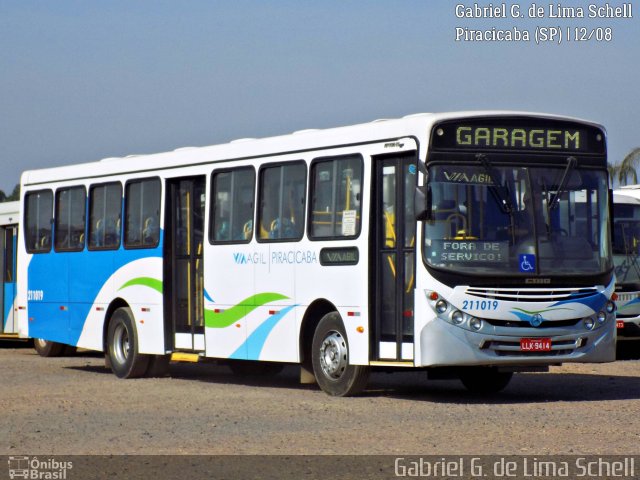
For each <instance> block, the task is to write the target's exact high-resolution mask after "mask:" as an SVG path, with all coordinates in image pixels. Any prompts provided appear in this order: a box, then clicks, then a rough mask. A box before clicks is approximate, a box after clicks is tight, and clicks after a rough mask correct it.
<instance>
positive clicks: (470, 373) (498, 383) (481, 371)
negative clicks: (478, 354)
mask: <svg viewBox="0 0 640 480" xmlns="http://www.w3.org/2000/svg"><path fill="white" fill-rule="evenodd" d="M459 377H460V381H461V382H462V384H463V385H464V386H465V387H466V389H467V390H469V391H470V392H471V393H477V394H489V393H498V392H500V391H502V390H504V389H505V388H506V386H507V385H509V382H510V381H511V377H513V372H500V371H498V370H497V369H495V368H491V367H477V368H468V369H464V370H462V371H461V372H460V374H459Z"/></svg>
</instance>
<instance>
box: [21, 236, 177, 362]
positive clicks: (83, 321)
mask: <svg viewBox="0 0 640 480" xmlns="http://www.w3.org/2000/svg"><path fill="white" fill-rule="evenodd" d="M161 245H162V243H160V246H158V247H157V248H156V249H140V250H124V249H122V248H121V249H120V250H115V251H102V252H97V251H93V252H91V251H88V250H84V251H81V252H67V253H56V252H51V253H44V254H35V255H33V256H32V257H31V261H30V263H29V266H28V269H27V276H28V293H27V298H28V325H29V327H28V328H29V336H31V337H33V338H44V339H45V340H50V341H55V342H60V343H65V344H68V345H73V346H78V347H83V348H89V349H94V350H102V332H103V326H104V321H105V320H106V319H105V312H106V309H107V308H108V306H109V305H110V304H111V302H113V300H114V299H115V298H117V297H120V298H122V299H124V300H125V302H127V303H128V304H129V306H130V307H131V309H132V311H133V313H134V317H135V318H136V327H137V328H138V331H139V332H138V333H139V335H138V337H139V342H140V351H141V353H164V350H165V348H164V326H163V325H162V318H163V317H162V308H163V301H162V256H161V254H162V247H161ZM147 264H151V266H149V265H147ZM114 270H115V273H113V274H112V272H114ZM133 286H138V287H141V289H142V290H143V291H144V292H145V294H140V292H139V289H138V290H135V289H134V290H130V289H128V288H129V287H133ZM149 295H151V297H152V298H149ZM136 307H137V309H136ZM151 307H153V312H154V315H156V316H157V318H155V319H154V321H153V322H149V324H145V323H140V322H139V321H137V320H138V318H137V317H138V315H137V313H140V312H141V308H147V309H150V308H151ZM145 313H148V312H146V311H145ZM157 314H159V315H157ZM147 318H150V317H147ZM142 320H144V319H142Z"/></svg>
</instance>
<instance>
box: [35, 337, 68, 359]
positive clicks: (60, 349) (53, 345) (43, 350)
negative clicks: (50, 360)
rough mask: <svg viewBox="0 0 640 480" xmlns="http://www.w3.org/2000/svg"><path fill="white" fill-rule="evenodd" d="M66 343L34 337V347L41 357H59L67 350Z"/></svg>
mask: <svg viewBox="0 0 640 480" xmlns="http://www.w3.org/2000/svg"><path fill="white" fill-rule="evenodd" d="M65 347H66V345H64V344H63V343H58V342H50V341H49V340H44V339H42V338H34V339H33V348H35V349H36V352H38V355H40V356H41V357H59V356H61V355H62V354H63V353H64V351H65Z"/></svg>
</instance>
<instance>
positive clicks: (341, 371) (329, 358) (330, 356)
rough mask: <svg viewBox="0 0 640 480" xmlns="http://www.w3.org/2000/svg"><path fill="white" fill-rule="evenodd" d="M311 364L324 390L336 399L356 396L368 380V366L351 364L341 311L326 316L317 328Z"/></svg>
mask: <svg viewBox="0 0 640 480" xmlns="http://www.w3.org/2000/svg"><path fill="white" fill-rule="evenodd" d="M311 362H312V364H313V373H314V375H315V377H316V381H317V382H318V385H319V386H320V388H321V389H322V390H324V391H325V392H326V393H328V394H329V395H333V396H336V397H348V396H352V395H357V394H359V393H361V392H362V390H364V388H365V387H366V385H367V381H368V379H369V367H368V366H365V365H349V342H348V341H347V335H346V333H345V328H344V325H343V323H342V319H341V318H340V315H339V314H338V312H331V313H327V314H326V315H325V316H324V317H322V319H321V320H320V322H319V323H318V326H317V327H316V330H315V333H314V335H313V342H312V345H311Z"/></svg>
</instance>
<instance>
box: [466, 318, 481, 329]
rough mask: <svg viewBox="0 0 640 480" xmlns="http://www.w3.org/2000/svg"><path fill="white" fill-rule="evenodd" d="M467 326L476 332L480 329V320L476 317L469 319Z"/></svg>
mask: <svg viewBox="0 0 640 480" xmlns="http://www.w3.org/2000/svg"><path fill="white" fill-rule="evenodd" d="M469 326H470V327H471V328H473V329H474V330H476V331H478V330H480V329H481V328H482V320H480V319H479V318H476V317H471V320H469Z"/></svg>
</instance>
